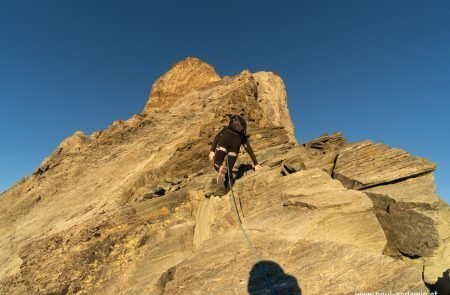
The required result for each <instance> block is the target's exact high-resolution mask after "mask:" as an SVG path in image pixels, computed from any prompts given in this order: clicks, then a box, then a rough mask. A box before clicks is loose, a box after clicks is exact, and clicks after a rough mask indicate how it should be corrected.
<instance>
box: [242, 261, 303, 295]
mask: <svg viewBox="0 0 450 295" xmlns="http://www.w3.org/2000/svg"><path fill="white" fill-rule="evenodd" d="M247 288H248V293H249V294H250V295H265V294H270V295H275V294H276V295H301V294H302V291H301V289H300V286H299V285H298V282H297V279H296V278H295V277H294V276H291V275H289V274H286V273H285V272H284V271H283V269H282V268H281V266H279V265H278V264H277V263H275V262H273V261H267V260H263V261H259V262H258V263H256V264H255V265H253V267H252V270H251V271H250V277H249V279H248V287H247Z"/></svg>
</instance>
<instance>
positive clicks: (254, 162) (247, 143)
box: [244, 139, 258, 166]
mask: <svg viewBox="0 0 450 295" xmlns="http://www.w3.org/2000/svg"><path fill="white" fill-rule="evenodd" d="M244 148H245V150H246V151H247V153H248V154H249V155H250V158H252V161H253V164H255V166H258V160H256V156H255V153H254V152H253V149H252V147H251V145H250V142H249V141H248V139H247V140H246V142H245V143H244Z"/></svg>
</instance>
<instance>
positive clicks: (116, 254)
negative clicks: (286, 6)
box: [0, 58, 450, 294]
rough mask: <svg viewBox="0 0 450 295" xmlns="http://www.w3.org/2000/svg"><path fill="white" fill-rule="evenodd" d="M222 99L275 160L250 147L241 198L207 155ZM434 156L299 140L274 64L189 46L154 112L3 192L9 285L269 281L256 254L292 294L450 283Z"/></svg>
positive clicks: (242, 165) (111, 288) (34, 290)
mask: <svg viewBox="0 0 450 295" xmlns="http://www.w3.org/2000/svg"><path fill="white" fill-rule="evenodd" d="M227 114H241V115H242V116H243V117H244V118H245V119H246V120H247V122H248V132H249V136H250V138H249V140H250V142H251V144H252V147H253V149H254V150H255V154H256V157H257V158H258V161H259V162H260V163H261V164H262V166H263V167H264V169H263V170H262V171H259V172H255V171H254V170H253V169H252V166H251V165H250V163H251V161H250V158H249V157H248V155H246V154H245V153H243V152H241V153H240V155H239V160H238V162H237V163H236V166H235V167H236V169H235V170H234V174H235V175H236V178H237V180H236V183H235V186H234V188H233V192H234V193H235V197H236V202H235V203H234V202H233V199H232V197H231V194H230V193H225V192H224V191H223V190H221V189H220V187H218V186H217V184H214V181H213V180H214V179H215V176H216V175H215V171H214V169H213V168H212V166H211V163H210V162H209V160H208V153H209V151H210V146H211V142H212V140H213V137H214V135H215V134H216V133H217V132H218V130H220V128H221V127H222V126H224V125H225V124H227V120H228V119H227V116H226V115H227ZM435 167H436V166H435V164H434V163H430V162H429V161H427V160H426V159H423V158H420V157H415V156H412V155H410V154H409V153H407V152H405V151H402V150H399V149H394V148H391V147H389V146H386V145H384V144H381V143H373V142H371V141H363V142H357V143H350V142H347V141H346V140H345V138H344V137H343V135H342V133H339V132H338V133H333V134H325V135H322V136H320V137H318V138H316V139H314V140H312V141H309V142H306V143H303V144H299V143H297V140H296V139H295V136H294V129H293V125H292V122H291V119H290V116H289V110H288V107H287V96H286V90H285V85H284V83H283V80H282V79H281V78H280V77H279V76H278V75H276V74H274V73H271V72H258V73H254V74H252V73H250V72H248V71H243V72H241V73H240V74H239V75H236V76H232V77H223V78H220V76H219V75H218V74H217V73H215V71H214V69H213V68H212V67H211V66H210V65H208V64H206V63H204V62H202V61H200V60H198V59H195V58H187V59H185V60H184V61H181V62H179V63H177V64H175V65H174V66H173V67H172V69H171V70H169V71H168V72H167V73H165V74H164V75H163V76H162V77H161V78H160V79H158V80H157V81H156V82H155V85H154V86H153V88H152V94H151V95H150V98H149V102H148V104H147V106H146V108H145V110H144V112H143V113H141V114H136V115H134V116H133V117H132V118H130V119H128V120H126V121H121V120H118V121H115V122H113V123H112V124H111V126H109V127H108V128H106V129H105V130H100V131H97V132H94V133H93V134H91V135H85V134H83V133H82V132H79V131H77V132H75V134H74V135H73V136H71V137H69V138H67V139H65V140H64V141H63V142H62V143H61V144H60V145H59V146H58V147H57V148H56V150H55V151H54V152H53V153H52V154H51V155H50V156H49V157H47V158H46V159H45V160H44V161H43V162H42V164H41V165H40V167H39V168H38V169H37V170H36V171H35V173H33V175H32V176H30V177H26V178H24V179H23V180H21V181H20V182H18V183H17V184H15V185H14V186H13V187H11V188H10V189H9V190H7V191H6V192H5V193H4V194H3V195H2V198H1V199H0V262H1V268H0V293H1V294H92V293H100V294H131V293H132V294H224V293H225V294H227V293H230V294H247V293H248V292H250V293H251V294H266V293H267V292H269V291H270V290H269V289H268V288H267V287H266V285H265V283H264V279H262V277H264V276H263V275H262V274H261V272H260V270H258V269H260V268H261V267H262V268H264V267H266V269H267V271H268V273H267V274H266V275H268V276H269V280H271V282H272V283H273V286H272V287H273V288H275V289H276V290H278V291H280V292H287V293H288V292H290V291H289V290H291V291H292V292H294V291H293V290H297V291H295V292H297V293H298V292H299V291H300V290H301V292H302V294H348V293H354V292H357V291H382V290H392V291H403V292H404V291H417V292H419V291H422V292H425V291H428V290H429V288H432V289H433V288H435V289H438V290H440V291H442V290H443V292H446V290H448V289H446V288H447V287H448V280H447V277H448V269H449V268H450V261H449V259H450V252H449V251H450V244H449V243H450V210H449V206H448V205H447V204H445V203H444V202H443V201H442V200H441V199H440V198H439V197H438V196H437V195H436V193H435V186H434V179H433V174H432V173H433V171H434V169H435ZM234 204H237V209H238V212H239V214H240V216H241V219H242V221H243V225H244V228H245V229H246V230H247V233H248V235H249V237H250V239H251V240H252V242H253V244H254V246H255V249H253V250H254V251H256V253H257V255H259V257H261V258H262V259H263V261H260V262H259V263H257V261H256V260H255V258H254V257H253V254H252V253H253V251H252V249H250V248H249V246H248V244H246V241H245V238H244V236H243V235H242V232H241V231H240V228H239V225H238V221H237V219H236V217H235V216H234V215H233V208H234V207H233V206H234ZM261 265H262V266H261ZM252 292H253V293H252ZM258 292H259V293H258ZM264 292H265V293H264ZM294 294H295V293H294ZM443 294H445V293H443Z"/></svg>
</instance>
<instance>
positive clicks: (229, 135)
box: [209, 115, 262, 187]
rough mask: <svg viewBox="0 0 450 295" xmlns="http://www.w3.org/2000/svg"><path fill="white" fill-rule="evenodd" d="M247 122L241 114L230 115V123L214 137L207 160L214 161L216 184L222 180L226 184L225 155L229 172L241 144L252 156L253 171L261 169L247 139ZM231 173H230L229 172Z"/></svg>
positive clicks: (231, 169)
mask: <svg viewBox="0 0 450 295" xmlns="http://www.w3.org/2000/svg"><path fill="white" fill-rule="evenodd" d="M246 132H247V124H246V122H245V120H244V118H242V117H241V116H238V115H233V116H230V123H229V124H228V126H225V127H224V128H222V130H221V131H220V132H219V133H218V134H217V135H216V137H215V138H214V141H213V144H212V146H211V152H210V153H209V160H210V161H211V162H213V163H214V169H216V171H217V172H218V174H217V184H220V183H221V182H222V181H224V185H225V187H226V186H227V184H226V183H227V177H226V176H227V174H226V173H228V171H227V168H226V166H227V165H226V163H224V159H225V156H227V155H228V161H229V165H230V166H229V168H230V171H229V172H230V173H231V172H232V171H233V166H234V163H235V162H236V159H237V157H238V154H239V149H240V147H241V145H244V148H245V150H246V151H247V153H248V154H249V155H250V157H251V158H252V161H253V164H255V171H260V170H261V169H262V167H261V165H259V164H258V161H257V160H256V157H255V154H254V153H253V150H252V148H251V146H250V143H249V141H248V136H247V134H246ZM231 175H232V174H231Z"/></svg>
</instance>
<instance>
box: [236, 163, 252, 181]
mask: <svg viewBox="0 0 450 295" xmlns="http://www.w3.org/2000/svg"><path fill="white" fill-rule="evenodd" d="M248 171H253V166H252V165H250V164H241V165H239V168H238V171H237V172H236V177H235V179H239V178H241V177H243V176H244V175H246V174H247V172H248Z"/></svg>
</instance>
